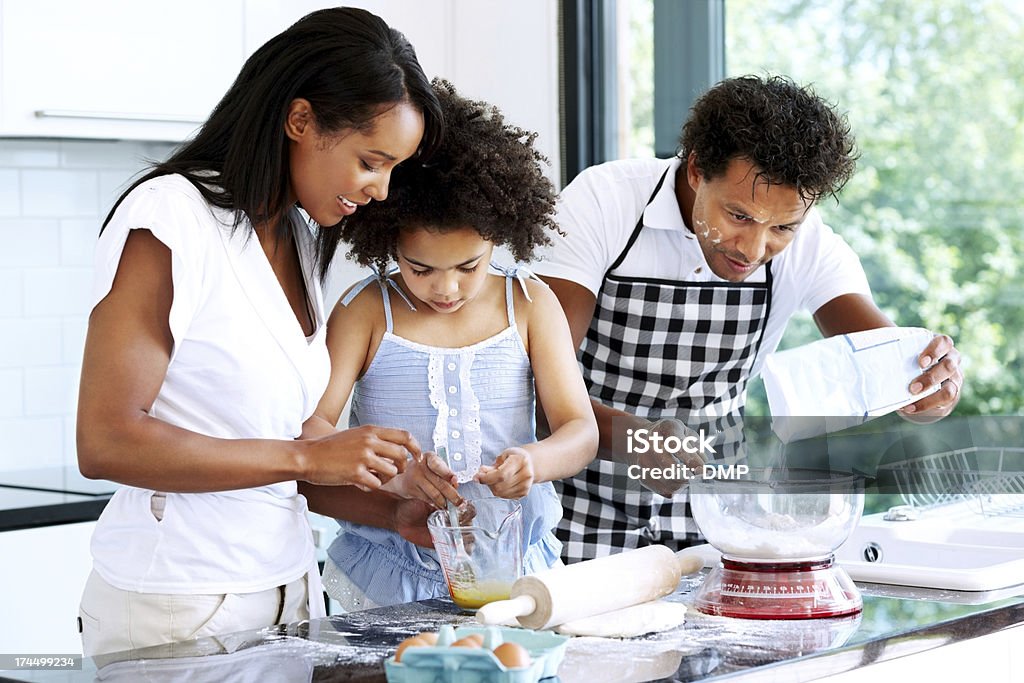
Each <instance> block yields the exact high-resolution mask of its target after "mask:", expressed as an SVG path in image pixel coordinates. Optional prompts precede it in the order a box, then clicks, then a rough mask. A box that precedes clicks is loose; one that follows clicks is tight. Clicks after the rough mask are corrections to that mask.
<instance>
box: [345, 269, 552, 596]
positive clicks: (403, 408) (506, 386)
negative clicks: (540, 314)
mask: <svg viewBox="0 0 1024 683" xmlns="http://www.w3.org/2000/svg"><path fill="white" fill-rule="evenodd" d="M492 267H493V268H495V269H497V270H501V271H502V272H503V273H504V274H505V300H506V308H507V311H508V323H509V324H508V327H506V328H505V329H504V330H502V331H501V332H499V333H497V334H495V335H494V336H492V337H489V338H487V339H484V340H483V341H479V342H477V343H475V344H471V345H469V346H464V347H460V348H445V347H438V346H429V345H426V344H420V343H417V342H414V341H410V340H408V339H404V338H402V337H399V336H398V335H396V334H395V333H394V332H393V327H394V324H393V320H392V315H391V303H390V298H389V296H388V287H389V286H390V287H393V288H394V289H395V290H396V291H397V292H398V293H399V294H400V295H401V296H402V298H403V299H405V295H404V294H403V293H402V292H401V290H400V289H399V287H398V286H397V284H396V283H395V282H394V281H393V280H391V279H390V278H386V277H382V276H378V275H373V276H370V277H369V278H367V279H366V280H364V281H363V282H361V283H360V284H359V285H357V286H356V287H354V288H353V290H352V291H351V292H350V293H349V294H348V295H347V296H346V298H345V299H344V301H343V302H342V303H343V304H347V303H348V302H349V301H351V300H352V298H354V297H355V296H356V295H357V294H358V293H359V292H360V291H361V290H362V289H363V288H364V287H366V286H367V285H369V284H371V283H374V282H376V283H377V284H378V286H379V287H380V290H381V295H382V298H383V302H384V316H385V320H386V322H387V328H386V331H385V333H384V337H383V338H382V340H381V342H380V346H379V347H378V349H377V353H376V355H375V357H374V359H373V360H372V361H371V363H370V367H369V369H368V370H367V371H366V374H365V375H363V377H362V378H361V379H360V380H359V381H358V382H356V384H355V387H354V389H353V393H352V408H351V416H350V420H349V425H350V426H353V427H356V426H359V425H363V424H375V425H380V426H386V427H396V428H401V429H406V430H408V431H409V432H411V433H412V435H413V436H414V437H415V438H416V440H417V441H418V442H419V444H420V446H421V447H422V448H423V449H424V450H436V448H437V447H438V446H441V445H446V446H447V449H448V455H449V461H450V463H451V468H452V470H453V471H454V472H455V474H456V476H457V477H458V480H459V482H460V484H459V492H460V493H461V494H462V495H463V496H464V497H467V498H477V497H487V496H492V495H493V494H492V493H491V492H490V489H488V488H487V487H486V486H483V485H481V484H478V483H476V482H474V481H470V480H471V479H472V477H473V475H474V474H475V473H476V471H477V470H478V469H479V467H480V466H481V465H493V464H494V461H495V459H496V458H497V456H498V455H499V454H500V453H501V452H502V451H503V450H505V449H506V448H509V447H511V446H520V445H523V444H528V443H532V442H534V441H536V440H537V436H536V415H535V406H536V396H535V393H534V386H533V370H532V369H531V367H530V358H529V356H528V355H527V353H526V348H525V346H524V344H523V340H522V337H520V336H519V330H518V328H517V327H516V322H515V310H514V307H513V305H512V283H513V282H514V281H516V278H517V277H521V275H520V274H519V273H517V271H516V269H514V268H513V269H503V268H501V267H499V266H496V265H495V264H492ZM524 291H525V287H524ZM405 300H406V303H407V304H409V306H410V307H412V308H413V310H415V307H413V306H412V304H411V302H409V301H408V299H405ZM519 502H520V504H521V505H522V506H523V545H524V548H523V552H524V563H523V564H524V569H525V571H526V573H527V574H530V573H533V572H537V571H541V570H543V569H547V568H548V567H550V566H552V565H553V564H555V563H557V562H558V559H559V555H560V553H561V543H560V542H559V541H558V539H556V538H555V535H554V533H553V529H554V527H555V526H556V525H557V524H558V521H559V520H560V519H561V517H562V505H561V503H560V501H559V499H558V496H557V494H556V493H555V490H554V488H553V487H552V485H551V483H550V482H545V483H543V484H536V485H534V486H532V487H531V488H530V492H529V493H528V494H527V495H526V496H525V497H524V498H522V499H520V501H519ZM338 523H339V524H340V525H341V530H340V531H339V532H338V536H337V538H335V539H334V542H333V543H331V546H330V548H329V549H328V551H327V553H328V555H329V556H330V558H331V560H332V561H333V562H334V563H335V564H336V565H337V566H338V568H339V569H340V570H341V571H342V572H343V573H344V574H345V575H347V576H348V578H349V579H350V580H351V581H352V583H353V584H355V585H356V586H357V587H358V588H359V589H361V590H362V591H363V593H364V594H365V595H366V597H367V598H369V599H370V600H372V601H373V602H374V603H376V604H378V605H392V604H397V603H401V602H410V601H413V600H424V599H427V598H435V597H441V596H446V595H448V588H447V584H446V583H445V580H444V574H443V573H442V571H441V566H440V564H439V561H438V558H437V555H436V553H435V552H434V551H433V550H431V549H427V548H422V547H419V546H416V545H414V544H412V543H410V542H409V541H406V540H405V539H403V538H402V537H401V536H400V535H399V534H398V533H397V532H394V531H390V530H386V529H380V528H377V527H370V526H364V525H361V524H353V523H351V522H347V521H345V520H338Z"/></svg>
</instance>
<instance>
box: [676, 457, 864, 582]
mask: <svg viewBox="0 0 1024 683" xmlns="http://www.w3.org/2000/svg"><path fill="white" fill-rule="evenodd" d="M690 507H691V509H692V511H693V518H694V520H695V521H696V522H697V526H698V527H699V528H700V531H701V533H702V534H703V535H704V537H705V538H706V539H707V542H708V543H710V544H711V545H713V546H714V547H715V548H716V549H717V550H718V551H719V552H721V553H722V554H723V555H726V556H728V557H731V558H735V559H740V560H744V561H753V562H758V561H761V562H778V561H780V560H781V561H786V562H790V561H801V560H813V559H819V558H823V557H828V556H829V555H831V554H832V552H833V551H834V550H835V549H836V548H838V547H839V546H840V545H842V544H843V542H844V541H845V540H846V539H847V537H848V536H849V535H850V533H851V532H852V531H853V528H854V527H855V526H857V522H858V521H859V520H860V516H861V513H863V511H864V479H863V478H862V477H860V476H857V475H854V474H847V473H836V472H828V471H821V470H809V469H774V470H773V469H751V470H750V471H749V472H748V473H746V474H744V475H743V476H742V477H735V478H707V479H705V478H700V477H696V478H693V479H691V480H690Z"/></svg>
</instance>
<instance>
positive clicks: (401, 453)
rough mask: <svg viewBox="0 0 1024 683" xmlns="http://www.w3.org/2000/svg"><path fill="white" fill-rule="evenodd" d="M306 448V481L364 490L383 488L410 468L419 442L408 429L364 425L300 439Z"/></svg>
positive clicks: (304, 468) (304, 466) (304, 465)
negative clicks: (411, 458) (411, 456)
mask: <svg viewBox="0 0 1024 683" xmlns="http://www.w3.org/2000/svg"><path fill="white" fill-rule="evenodd" d="M297 443H299V444H302V445H303V447H304V448H305V449H306V450H305V458H304V463H303V471H304V472H305V476H304V477H303V480H304V481H308V482H309V483H310V484H320V485H324V486H343V485H346V484H351V485H354V486H357V487H359V488H360V489H362V490H363V491H371V490H374V489H379V488H380V487H381V486H382V485H383V484H384V483H386V482H387V481H388V480H390V479H391V478H392V477H394V476H396V475H398V474H399V473H400V472H402V471H403V470H405V468H406V460H407V458H408V455H409V453H412V455H413V458H414V459H415V458H416V456H418V455H419V454H420V447H419V444H418V443H416V439H414V438H413V436H412V434H410V433H409V432H407V431H405V430H404V429H388V428H386V427H375V426H373V425H363V426H362V427H355V428H353V429H345V430H341V431H337V432H334V433H333V434H330V435H328V436H324V437H321V438H319V439H311V440H304V441H299V442H297Z"/></svg>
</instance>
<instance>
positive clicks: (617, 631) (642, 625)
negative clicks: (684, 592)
mask: <svg viewBox="0 0 1024 683" xmlns="http://www.w3.org/2000/svg"><path fill="white" fill-rule="evenodd" d="M685 614H686V605H681V604H680V603H678V602H668V601H667V600H652V601H651V602H644V603H641V604H639V605H632V606H631V607H624V608H622V609H618V610H614V611H612V612H605V613H604V614H595V615H594V616H592V617H586V618H585V619H576V620H575V621H567V622H565V623H564V624H561V625H559V626H557V627H556V628H555V630H556V631H558V632H559V633H564V634H565V635H568V636H597V637H600V638H632V637H633V636H641V635H643V634H645V633H653V632H655V631H667V630H668V629H670V628H675V627H676V626H679V625H680V624H682V623H683V617H684V615H685Z"/></svg>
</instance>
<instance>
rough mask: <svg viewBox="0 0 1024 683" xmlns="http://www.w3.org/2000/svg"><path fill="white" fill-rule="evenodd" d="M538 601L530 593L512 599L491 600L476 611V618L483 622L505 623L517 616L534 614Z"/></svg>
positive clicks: (489, 623)
mask: <svg viewBox="0 0 1024 683" xmlns="http://www.w3.org/2000/svg"><path fill="white" fill-rule="evenodd" d="M536 609H537V602H536V601H535V600H534V599H533V597H531V596H529V595H519V596H517V597H514V598H512V599H511V600H496V601H495V602H489V603H487V604H486V605H484V606H483V607H481V608H480V609H478V610H477V611H476V620H477V621H479V622H480V623H481V624H486V625H493V624H504V623H506V622H509V621H512V620H513V619H515V618H516V617H522V616H526V615H528V614H533V613H534V611H535V610H536Z"/></svg>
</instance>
